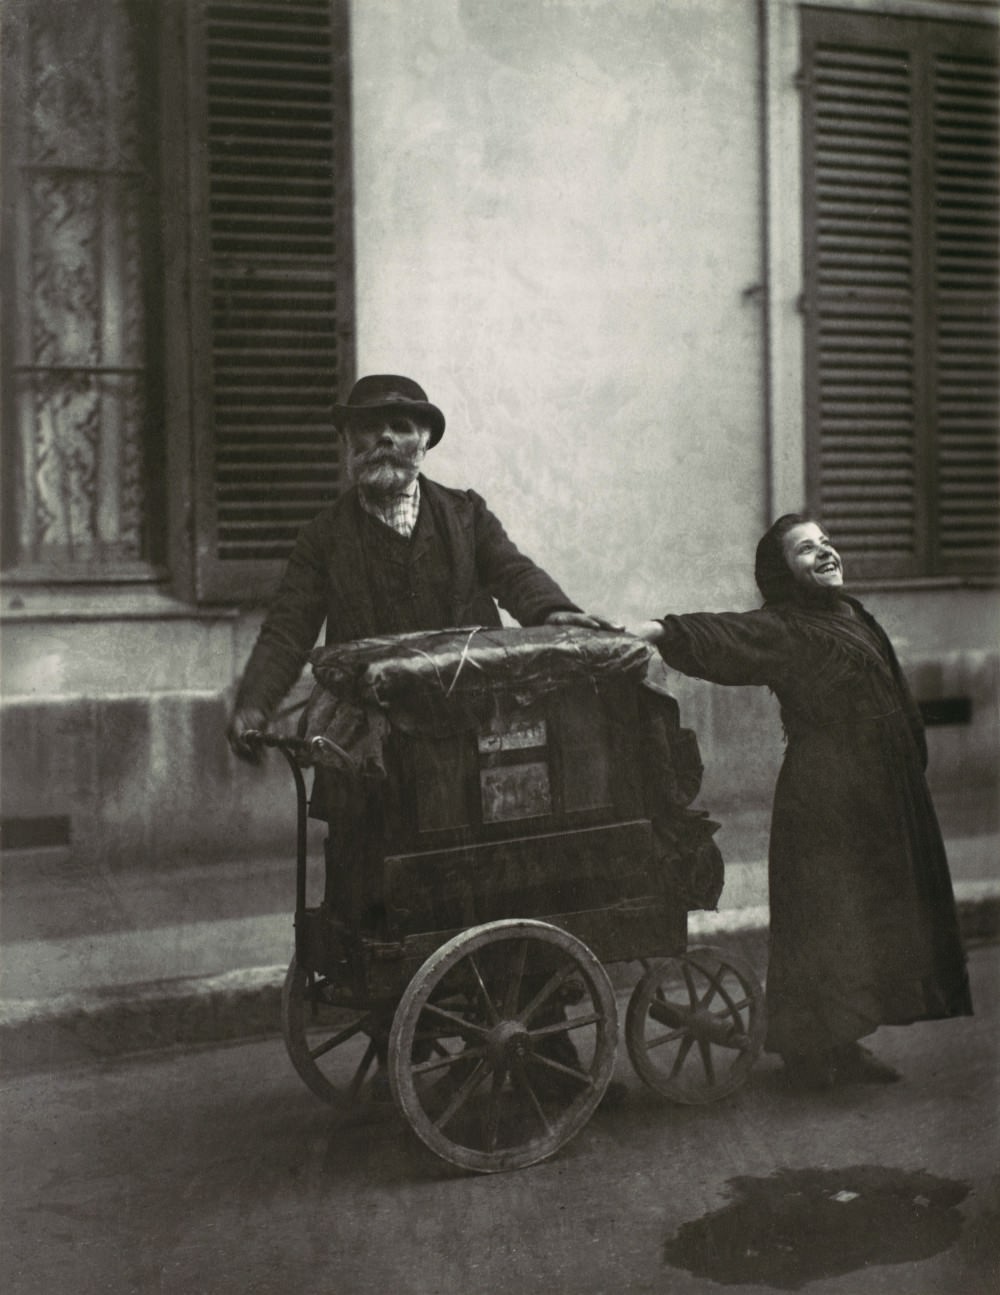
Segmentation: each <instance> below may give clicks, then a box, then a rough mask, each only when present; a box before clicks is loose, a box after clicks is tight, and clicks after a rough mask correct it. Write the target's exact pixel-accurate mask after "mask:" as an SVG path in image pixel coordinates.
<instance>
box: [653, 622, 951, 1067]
mask: <svg viewBox="0 0 1000 1295" xmlns="http://www.w3.org/2000/svg"><path fill="white" fill-rule="evenodd" d="M663 624H664V628H665V639H664V642H663V643H662V645H661V651H662V653H663V656H664V659H665V660H666V662H667V664H668V665H670V666H672V667H673V668H675V669H677V670H680V671H681V672H682V673H684V674H689V675H694V676H696V677H698V678H700V679H707V680H710V681H711V682H713V683H719V684H760V685H764V686H766V687H768V688H770V689H772V691H773V692H774V693H775V694H776V696H777V697H778V700H779V701H780V703H781V714H782V720H783V723H784V726H785V732H786V736H787V749H786V753H785V759H784V763H783V765H782V768H781V773H780V775H779V777H778V783H777V787H776V789H775V795H774V813H773V818H772V822H771V844H770V855H769V882H770V906H771V936H770V939H771V950H770V964H769V968H768V977H767V1005H768V1036H767V1047H768V1048H769V1049H770V1050H771V1051H776V1052H782V1053H801V1052H809V1051H815V1050H823V1049H827V1048H832V1047H835V1046H838V1045H841V1044H844V1043H848V1042H851V1041H852V1040H854V1039H858V1038H861V1037H862V1036H863V1035H866V1034H869V1033H871V1031H872V1030H874V1029H876V1028H877V1027H878V1026H879V1025H903V1024H908V1023H910V1022H912V1021H917V1020H930V1019H935V1018H939V1017H946V1016H957V1015H965V1014H968V1013H969V1012H971V1010H972V1007H971V1002H970V999H969V992H968V980H967V976H966V968H965V956H964V953H963V950H962V945H961V939H960V936H959V931H958V922H957V918H956V913H955V903H954V898H953V895H952V888H951V879H950V877H949V874H948V864H947V859H946V857H945V851H944V845H943V843H942V840H941V833H940V829H939V827H938V823H937V818H936V816H935V813H934V807H933V805H932V804H931V799H930V793H929V791H928V788H927V782H926V779H925V777H924V768H925V766H926V761H927V749H926V745H925V742H924V734H923V725H922V723H921V720H920V714H919V711H918V709H917V707H916V705H915V703H914V701H913V699H912V697H911V695H910V692H909V689H908V687H907V685H906V681H905V679H904V678H903V675H902V672H901V671H900V668H899V665H898V663H897V661H896V656H895V653H894V652H893V649H892V646H891V644H890V642H889V640H888V638H887V637H886V635H885V633H884V632H883V630H882V629H881V627H880V626H879V625H878V623H877V622H876V621H875V620H874V618H873V617H872V616H870V615H869V614H868V613H867V612H866V611H865V610H864V609H863V608H862V607H861V605H860V603H857V602H855V601H854V600H853V599H843V600H842V601H840V602H839V603H837V604H834V606H833V607H831V608H820V609H816V610H813V609H811V608H810V609H808V610H807V609H805V608H803V607H800V606H798V605H793V604H781V605H776V606H772V605H770V604H769V605H767V606H765V607H764V608H763V609H761V610H760V611H751V612H743V613H721V614H711V613H702V614H695V615H688V616H668V617H666V618H665V619H664V622H663ZM745 737H746V742H747V746H748V748H749V745H750V742H751V740H752V735H751V734H747V735H745Z"/></svg>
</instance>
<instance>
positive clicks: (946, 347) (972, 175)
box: [802, 9, 1000, 578]
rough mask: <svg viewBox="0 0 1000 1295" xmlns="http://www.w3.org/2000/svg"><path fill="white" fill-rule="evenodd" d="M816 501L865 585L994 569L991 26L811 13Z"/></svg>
mask: <svg viewBox="0 0 1000 1295" xmlns="http://www.w3.org/2000/svg"><path fill="white" fill-rule="evenodd" d="M802 54H803V78H802V79H803V93H804V132H803V136H804V156H803V187H804V256H805V264H804V275H805V288H806V291H805V302H804V304H805V314H806V410H805V414H806V435H807V454H808V462H807V475H808V490H809V498H810V505H811V506H812V507H814V508H815V509H816V510H817V511H818V513H819V514H820V516H822V518H823V519H824V521H825V523H826V524H827V525H828V527H829V528H830V531H831V533H832V534H833V535H834V536H835V537H836V538H837V542H838V544H839V546H840V547H842V549H843V550H844V551H845V553H847V554H850V555H851V558H852V563H851V566H852V570H853V571H855V572H856V573H857V574H858V575H859V576H867V577H869V578H887V577H889V578H891V577H918V576H940V575H976V574H994V573H996V571H997V566H998V562H997V557H998V542H1000V489H998V442H997V415H998V360H997V340H998V339H997V305H998V241H997V236H998V187H997V144H998V131H997V64H996V33H995V29H994V28H992V27H990V26H987V25H978V24H957V23H952V22H948V23H944V22H935V21H931V20H926V19H898V18H890V17H882V16H872V15H862V14H857V13H850V14H848V13H841V12H838V11H834V10H820V9H804V10H803V13H802Z"/></svg>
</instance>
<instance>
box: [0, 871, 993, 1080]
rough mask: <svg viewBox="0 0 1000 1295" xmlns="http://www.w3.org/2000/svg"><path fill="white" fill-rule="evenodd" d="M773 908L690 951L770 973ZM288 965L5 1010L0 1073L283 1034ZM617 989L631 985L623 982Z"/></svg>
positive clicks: (741, 917) (738, 919) (965, 907)
mask: <svg viewBox="0 0 1000 1295" xmlns="http://www.w3.org/2000/svg"><path fill="white" fill-rule="evenodd" d="M955 890H956V902H957V907H958V915H959V922H960V925H961V930H962V935H963V938H964V939H965V941H966V942H967V943H969V944H976V943H982V942H987V941H992V940H996V939H998V938H1000V884H998V883H994V882H966V883H964V884H962V885H959V886H956V888H955ZM767 920H768V911H767V907H766V906H765V905H758V906H754V907H752V908H744V909H730V910H728V911H723V912H721V913H708V912H697V913H692V914H690V916H689V921H688V943H689V945H690V946H694V945H697V944H700V943H705V942H712V943H715V944H722V945H723V946H725V945H730V946H734V948H735V949H736V950H738V951H739V952H741V953H742V954H743V955H744V957H748V958H749V959H750V961H751V962H753V963H754V964H755V965H757V966H758V967H763V966H764V965H765V962H766V957H767ZM285 970H286V969H285V967H284V966H268V967H249V968H245V969H242V970H239V971H228V972H223V973H221V974H219V975H214V976H193V977H190V978H184V979H177V980H162V981H154V982H151V983H147V984H131V985H126V986H114V987H112V988H108V989H101V990H92V991H89V992H85V993H80V994H64V995H61V996H59V997H57V998H49V999H19V1000H8V1001H6V1002H0V1073H2V1074H5V1075H16V1074H24V1073H30V1072H32V1071H38V1070H45V1069H49V1068H51V1067H54V1066H61V1065H70V1064H74V1063H76V1064H80V1063H86V1062H94V1061H100V1060H109V1059H111V1058H114V1057H122V1056H126V1055H128V1054H131V1053H141V1052H149V1051H154V1050H160V1049H167V1048H173V1047H178V1046H188V1047H190V1046H195V1045H198V1044H209V1043H223V1042H228V1041H231V1040H235V1039H245V1038H251V1037H254V1036H257V1037H260V1036H267V1035H276V1034H278V1033H279V1032H280V1028H281V1025H280V1022H281V987H282V983H283V981H284V977H285ZM612 979H613V980H614V981H615V982H616V983H617V982H618V981H619V980H622V981H623V983H624V980H625V979H627V977H626V978H623V977H621V976H618V975H613V976H612Z"/></svg>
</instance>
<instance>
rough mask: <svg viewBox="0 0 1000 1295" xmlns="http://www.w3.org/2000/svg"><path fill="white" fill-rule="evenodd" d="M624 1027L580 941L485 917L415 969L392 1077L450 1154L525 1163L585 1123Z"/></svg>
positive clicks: (407, 1105)
mask: <svg viewBox="0 0 1000 1295" xmlns="http://www.w3.org/2000/svg"><path fill="white" fill-rule="evenodd" d="M617 1035H618V1018H617V1008H616V1004H615V996H614V991H613V990H612V988H611V982H610V981H609V980H608V977H607V973H606V972H605V970H604V968H603V967H602V966H601V964H600V962H598V960H597V959H596V958H595V957H594V955H593V954H592V953H591V952H590V950H589V949H588V948H587V946H586V945H585V944H582V943H581V942H580V941H579V940H577V939H576V938H575V937H574V936H572V935H568V934H567V933H566V932H565V931H562V930H560V929H559V928H558V927H555V926H550V925H549V924H548V923H546V922H537V921H530V920H511V921H500V922H489V923H487V924H486V925H484V926H477V927H472V928H471V929H470V930H468V931H463V932H462V933H461V934H460V935H457V936H455V937H454V938H453V939H451V940H449V941H448V943H447V944H444V945H442V946H441V948H440V949H438V950H437V951H436V952H435V953H433V954H432V955H431V956H430V957H429V958H428V959H427V961H426V962H425V963H424V964H423V966H422V967H421V968H420V970H419V971H418V972H417V973H416V975H415V976H414V977H413V979H412V981H411V982H410V984H409V986H408V987H407V989H406V992H405V993H404V995H403V997H402V999H401V1000H400V1003H399V1007H398V1008H397V1009H396V1015H395V1018H394V1020H393V1025H392V1034H391V1036H390V1040H389V1082H390V1084H391V1086H392V1092H393V1096H394V1098H395V1100H396V1104H397V1106H398V1107H399V1108H400V1110H401V1111H402V1112H403V1114H404V1115H405V1116H406V1118H407V1120H408V1121H409V1123H410V1124H411V1125H412V1127H413V1129H414V1131H415V1132H416V1133H417V1135H418V1137H420V1138H421V1139H422V1140H423V1141H424V1142H425V1143H426V1144H427V1146H428V1147H430V1149H431V1150H432V1151H433V1152H435V1153H436V1154H437V1155H439V1156H440V1157H441V1158H442V1159H443V1160H446V1161H448V1162H449V1163H450V1164H453V1165H458V1166H460V1167H461V1168H463V1169H474V1170H478V1171H479V1172H481V1173H495V1172H497V1171H499V1170H504V1169H520V1168H523V1167H524V1166H525V1165H532V1164H535V1163H537V1162H538V1161H539V1160H544V1159H545V1158H546V1157H547V1156H550V1155H552V1154H553V1152H555V1151H556V1150H558V1148H559V1147H561V1146H563V1145H564V1144H565V1143H566V1142H568V1141H569V1139H570V1138H572V1137H573V1136H574V1134H576V1133H578V1132H579V1130H580V1129H582V1128H583V1126H584V1125H585V1124H586V1122H587V1121H588V1120H589V1119H590V1117H591V1115H592V1114H593V1112H594V1110H595V1108H596V1107H597V1104H598V1102H599V1101H600V1100H601V1097H602V1096H603V1094H604V1090H605V1089H606V1088H607V1085H608V1082H609V1080H610V1078H611V1073H612V1071H613V1069H614V1064H615V1052H616V1047H617Z"/></svg>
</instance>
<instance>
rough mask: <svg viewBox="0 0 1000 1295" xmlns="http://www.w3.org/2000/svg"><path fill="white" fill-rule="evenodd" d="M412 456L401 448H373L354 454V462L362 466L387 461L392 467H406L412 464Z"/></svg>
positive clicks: (413, 456)
mask: <svg viewBox="0 0 1000 1295" xmlns="http://www.w3.org/2000/svg"><path fill="white" fill-rule="evenodd" d="M414 458H415V455H413V454H407V453H404V452H403V451H401V450H389V449H374V450H368V451H367V452H365V451H362V452H361V453H359V454H355V455H354V462H355V463H357V464H359V465H361V466H363V467H369V466H371V467H377V466H378V465H379V464H380V463H388V464H390V465H391V466H392V467H394V468H408V467H410V466H412V464H413V460H414Z"/></svg>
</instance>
